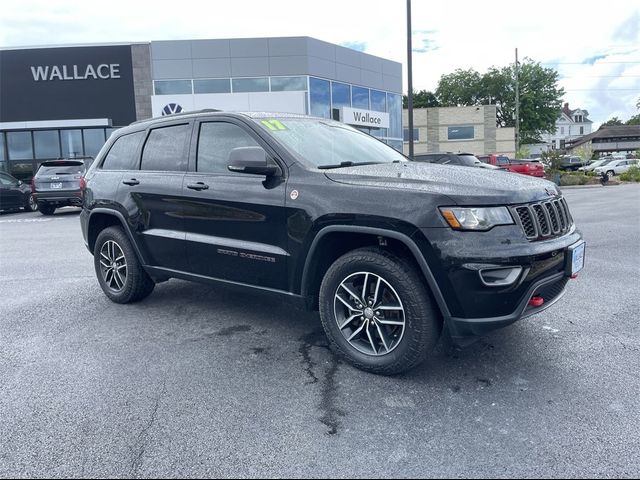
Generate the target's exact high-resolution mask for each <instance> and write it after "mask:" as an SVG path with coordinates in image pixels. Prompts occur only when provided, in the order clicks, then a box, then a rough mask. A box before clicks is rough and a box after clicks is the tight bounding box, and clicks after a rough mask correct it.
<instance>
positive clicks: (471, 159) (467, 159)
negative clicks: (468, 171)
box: [458, 155, 480, 167]
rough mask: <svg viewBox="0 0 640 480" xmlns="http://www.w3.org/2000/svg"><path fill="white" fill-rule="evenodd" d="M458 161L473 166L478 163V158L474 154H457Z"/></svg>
mask: <svg viewBox="0 0 640 480" xmlns="http://www.w3.org/2000/svg"><path fill="white" fill-rule="evenodd" d="M458 163H459V164H460V165H464V166H466V167H475V166H476V164H478V163H480V160H478V159H477V158H476V157H475V156H474V155H458Z"/></svg>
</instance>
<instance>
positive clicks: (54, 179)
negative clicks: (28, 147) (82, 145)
mask: <svg viewBox="0 0 640 480" xmlns="http://www.w3.org/2000/svg"><path fill="white" fill-rule="evenodd" d="M85 171H86V168H85V163H84V160H76V159H74V160H51V161H46V162H42V164H41V165H40V167H39V168H38V171H37V172H36V174H35V175H34V177H33V179H32V180H31V191H32V194H33V197H34V199H35V200H36V202H37V203H38V209H39V210H40V213H42V214H43V215H53V213H54V212H55V210H56V208H60V207H68V206H77V207H79V206H81V205H82V188H81V187H82V183H83V182H84V178H83V175H84V173H85Z"/></svg>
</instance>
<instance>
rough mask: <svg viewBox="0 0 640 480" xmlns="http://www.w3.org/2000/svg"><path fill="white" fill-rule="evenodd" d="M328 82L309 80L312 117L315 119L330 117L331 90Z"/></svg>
mask: <svg viewBox="0 0 640 480" xmlns="http://www.w3.org/2000/svg"><path fill="white" fill-rule="evenodd" d="M329 85H330V83H329V82H328V81H327V80H321V79H319V78H313V77H311V78H309V87H310V88H311V92H309V98H310V99H311V115H313V116H314V117H323V118H329V117H330V112H329V110H330V108H331V90H330V86H329Z"/></svg>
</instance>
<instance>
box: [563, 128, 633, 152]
mask: <svg viewBox="0 0 640 480" xmlns="http://www.w3.org/2000/svg"><path fill="white" fill-rule="evenodd" d="M638 136H640V125H615V126H602V127H600V128H599V129H598V130H596V131H595V132H593V133H590V134H588V135H585V136H583V137H580V138H578V139H576V140H574V141H573V142H571V147H572V148H573V147H577V146H578V145H582V144H583V143H587V142H588V141H590V140H593V139H594V138H613V137H616V138H619V137H638Z"/></svg>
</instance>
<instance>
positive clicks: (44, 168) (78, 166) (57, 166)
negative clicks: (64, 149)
mask: <svg viewBox="0 0 640 480" xmlns="http://www.w3.org/2000/svg"><path fill="white" fill-rule="evenodd" d="M84 171H85V167H84V163H83V162H64V161H61V162H50V163H49V162H45V163H43V164H42V165H41V166H40V169H39V170H38V172H37V175H77V174H82V173H84Z"/></svg>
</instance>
